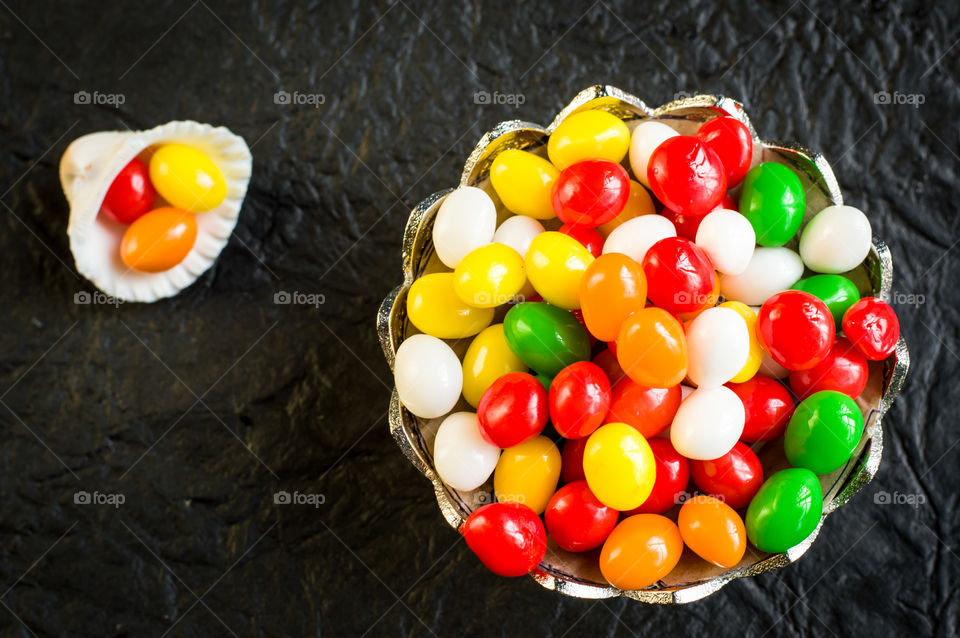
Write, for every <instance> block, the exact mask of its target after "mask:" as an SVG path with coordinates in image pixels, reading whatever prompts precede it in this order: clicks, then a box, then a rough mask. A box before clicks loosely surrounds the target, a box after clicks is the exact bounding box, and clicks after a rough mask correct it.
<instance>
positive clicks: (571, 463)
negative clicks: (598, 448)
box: [560, 437, 589, 483]
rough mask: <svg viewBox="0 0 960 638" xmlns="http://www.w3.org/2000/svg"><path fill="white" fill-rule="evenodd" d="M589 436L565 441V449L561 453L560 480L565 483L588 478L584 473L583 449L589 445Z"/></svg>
mask: <svg viewBox="0 0 960 638" xmlns="http://www.w3.org/2000/svg"><path fill="white" fill-rule="evenodd" d="M587 438H589V437H584V438H582V439H567V440H565V441H564V442H563V451H562V452H561V453H560V480H561V481H563V482H564V483H573V482H574V481H582V480H584V479H585V478H587V477H586V475H585V474H584V473H583V450H584V449H585V448H586V447H587Z"/></svg>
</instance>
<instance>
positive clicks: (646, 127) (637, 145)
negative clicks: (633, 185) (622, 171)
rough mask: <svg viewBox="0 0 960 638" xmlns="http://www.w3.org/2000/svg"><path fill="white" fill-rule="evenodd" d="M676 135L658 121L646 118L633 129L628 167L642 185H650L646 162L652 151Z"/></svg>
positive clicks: (648, 160)
mask: <svg viewBox="0 0 960 638" xmlns="http://www.w3.org/2000/svg"><path fill="white" fill-rule="evenodd" d="M676 135H678V133H677V132H676V131H674V130H673V129H672V128H670V127H669V126H667V125H666V124H662V123H660V122H655V121H653V120H648V121H646V122H641V123H640V124H639V125H637V128H635V129H633V134H632V136H631V137H630V168H632V169H633V176H634V177H635V178H636V179H637V181H638V182H640V183H641V184H643V185H644V186H650V182H649V181H648V180H647V164H648V163H649V162H650V155H651V153H653V151H654V150H655V149H656V148H657V147H658V146H660V145H661V144H663V143H664V142H665V141H666V140H668V139H670V138H671V137H675V136H676Z"/></svg>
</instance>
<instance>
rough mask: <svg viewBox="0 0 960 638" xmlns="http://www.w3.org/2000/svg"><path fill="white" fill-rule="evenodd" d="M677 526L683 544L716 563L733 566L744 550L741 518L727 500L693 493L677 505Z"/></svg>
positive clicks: (745, 542)
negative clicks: (680, 504)
mask: <svg viewBox="0 0 960 638" xmlns="http://www.w3.org/2000/svg"><path fill="white" fill-rule="evenodd" d="M677 527H678V528H679V530H680V538H682V539H683V543H684V545H686V546H687V547H689V548H690V549H691V550H692V551H693V552H694V553H695V554H696V555H697V556H699V557H700V558H702V559H703V560H705V561H707V562H708V563H713V564H714V565H717V566H719V567H725V568H728V569H729V568H730V567H734V566H736V564H737V563H739V562H740V560H741V559H742V558H743V555H744V554H745V553H746V551H747V530H746V528H745V527H744V525H743V519H742V518H740V515H739V514H737V513H736V512H735V511H733V508H732V507H730V506H729V505H728V504H727V503H724V502H723V501H722V500H719V499H716V498H714V497H712V496H704V495H698V496H694V497H693V498H691V499H690V500H688V501H687V502H686V503H684V504H683V507H681V508H680V513H679V514H678V515H677Z"/></svg>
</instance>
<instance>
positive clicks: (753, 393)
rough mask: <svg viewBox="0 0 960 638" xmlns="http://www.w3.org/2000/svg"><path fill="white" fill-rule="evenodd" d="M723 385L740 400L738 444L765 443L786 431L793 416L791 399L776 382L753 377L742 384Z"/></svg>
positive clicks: (788, 392)
mask: <svg viewBox="0 0 960 638" xmlns="http://www.w3.org/2000/svg"><path fill="white" fill-rule="evenodd" d="M726 385H727V387H728V388H730V389H731V390H733V391H734V393H735V394H736V395H737V396H738V397H740V401H741V402H742V403H743V410H744V412H745V413H746V417H747V419H746V421H745V422H744V424H743V433H742V434H741V435H740V440H741V441H746V442H747V443H755V442H757V441H769V440H770V439H775V438H777V437H778V436H780V435H781V434H783V431H784V430H786V429H787V423H789V422H790V417H791V416H793V408H794V403H793V397H792V396H790V391H789V390H787V389H786V388H785V387H783V386H782V385H781V384H780V383H779V382H778V381H777V380H776V379H771V378H770V377H765V376H763V375H762V374H757V375H754V376H753V377H751V378H750V379H748V380H746V381H744V382H743V383H728V384H726Z"/></svg>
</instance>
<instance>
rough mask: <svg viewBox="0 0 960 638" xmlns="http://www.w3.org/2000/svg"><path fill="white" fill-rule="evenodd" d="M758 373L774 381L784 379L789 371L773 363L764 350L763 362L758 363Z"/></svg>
mask: <svg viewBox="0 0 960 638" xmlns="http://www.w3.org/2000/svg"><path fill="white" fill-rule="evenodd" d="M760 373H761V374H765V375H766V376H768V377H772V378H774V379H786V378H787V377H789V376H790V371H789V370H787V369H786V368H784V367H783V366H782V365H780V364H779V363H777V362H776V361H774V360H773V357H771V356H770V353H769V352H767V351H766V350H764V351H763V360H762V361H761V362H760Z"/></svg>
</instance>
